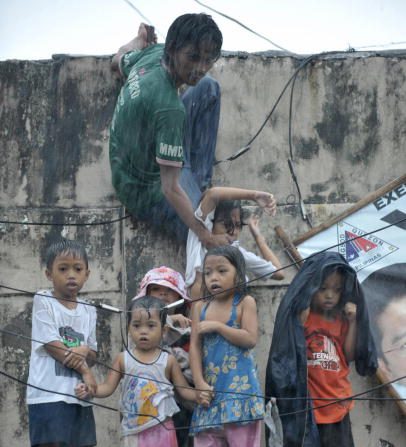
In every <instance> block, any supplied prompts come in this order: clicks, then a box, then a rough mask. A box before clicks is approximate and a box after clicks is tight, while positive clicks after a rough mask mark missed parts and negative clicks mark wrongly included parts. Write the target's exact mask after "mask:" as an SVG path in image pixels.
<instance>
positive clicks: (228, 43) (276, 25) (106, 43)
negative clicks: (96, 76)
mask: <svg viewBox="0 0 406 447" xmlns="http://www.w3.org/2000/svg"><path fill="white" fill-rule="evenodd" d="M130 1H131V2H132V3H133V4H134V5H135V6H136V7H137V8H138V9H139V10H140V11H141V12H142V13H143V14H144V15H145V16H146V17H147V18H148V19H149V20H150V21H151V22H152V23H153V24H154V25H155V26H156V28H157V29H158V31H160V32H161V36H160V37H159V41H163V36H164V35H165V33H166V30H167V29H168V27H169V25H170V24H171V23H172V21H173V20H174V19H175V18H176V17H177V16H179V15H181V14H183V13H186V12H207V13H209V14H211V15H212V16H213V18H214V19H215V21H216V22H217V23H218V25H219V27H220V29H221V30H222V32H223V36H224V45H223V49H224V50H241V51H264V50H269V49H276V48H275V47H272V45H271V44H269V43H268V42H266V41H264V40H262V39H260V38H259V37H256V36H254V35H252V34H250V33H249V32H248V31H246V30H244V29H243V28H241V27H240V26H238V25H237V24H235V23H233V22H231V21H229V20H227V19H225V18H223V17H221V16H219V15H218V14H216V13H214V12H213V13H212V12H210V11H209V10H208V9H206V8H204V7H203V6H200V5H199V4H197V3H196V2H195V1H193V0H130ZM202 2H203V3H205V4H207V5H209V6H211V7H213V8H215V9H217V10H219V11H221V12H223V13H225V14H227V15H229V16H232V17H233V18H235V19H237V20H239V21H240V22H243V23H244V24H245V25H247V26H249V27H250V28H253V29H255V31H257V32H258V33H259V34H262V35H264V36H266V37H267V38H268V39H270V40H272V41H273V42H275V43H277V44H278V45H280V46H281V47H284V48H286V49H288V50H290V51H292V52H296V53H318V52H321V51H330V50H347V49H348V47H349V46H351V47H355V48H356V49H358V48H359V47H363V46H367V45H381V44H388V43H391V42H403V43H401V44H398V45H387V46H384V47H382V46H379V47H371V48H370V49H391V48H406V43H405V42H406V26H405V19H406V0H282V1H281V0H250V1H249V0H246V1H241V0H232V1H231V0H228V1H226V0H202ZM141 21H143V19H142V18H141V17H140V16H139V15H138V14H137V13H136V11H134V10H133V9H132V8H131V7H130V6H129V5H128V4H127V3H126V2H125V0H0V60H4V59H47V58H49V57H50V56H51V55H52V54H55V53H70V54H94V55H99V54H113V53H114V52H115V51H116V50H117V49H118V47H119V46H121V45H122V44H124V43H126V42H127V41H129V40H130V39H131V38H132V37H133V36H134V35H135V33H136V31H137V29H138V25H139V23H140V22H141ZM363 49H366V48H363Z"/></svg>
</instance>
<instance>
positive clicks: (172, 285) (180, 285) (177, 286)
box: [132, 266, 190, 301]
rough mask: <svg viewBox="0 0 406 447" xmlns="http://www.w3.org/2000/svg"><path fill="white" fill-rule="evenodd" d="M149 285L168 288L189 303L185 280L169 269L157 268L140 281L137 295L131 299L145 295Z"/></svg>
mask: <svg viewBox="0 0 406 447" xmlns="http://www.w3.org/2000/svg"><path fill="white" fill-rule="evenodd" d="M150 284H157V285H160V286H164V287H168V288H169V289H172V290H174V291H175V292H176V293H178V294H179V295H180V297H181V298H183V299H185V300H187V301H190V298H189V296H188V294H187V291H186V286H185V280H184V279H183V276H182V275H181V274H180V273H179V272H177V271H176V270H173V269H171V268H170V267H165V266H161V267H157V268H154V269H152V270H150V271H149V272H147V273H146V274H145V276H144V278H142V280H141V284H140V288H139V290H138V294H137V295H136V296H135V297H134V298H133V299H132V301H133V300H137V299H138V298H141V297H143V296H145V295H146V294H147V288H148V286H149V285H150Z"/></svg>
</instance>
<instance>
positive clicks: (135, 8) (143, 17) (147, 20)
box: [124, 0, 164, 38]
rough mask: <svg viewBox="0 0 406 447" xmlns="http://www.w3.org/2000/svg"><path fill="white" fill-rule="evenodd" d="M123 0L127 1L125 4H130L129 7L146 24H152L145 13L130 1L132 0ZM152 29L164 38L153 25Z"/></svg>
mask: <svg viewBox="0 0 406 447" xmlns="http://www.w3.org/2000/svg"><path fill="white" fill-rule="evenodd" d="M124 2H125V3H127V5H128V6H130V8H132V9H134V11H136V13H137V14H138V15H139V16H140V17H141V18H142V19H143V20H145V21H146V22H147V24H148V25H151V26H153V24H152V22H151V20H149V19H148V17H146V16H145V15H144V14H143V13H142V12H141V11H140V10H139V9H138V8H137V7H136V6H135V5H134V4H133V3H132V2H130V1H129V0H124ZM154 29H155V31H156V33H157V34H159V36H160V37H162V38H164V35H163V34H162V33H161V32H160V31H158V29H157V28H155V26H154Z"/></svg>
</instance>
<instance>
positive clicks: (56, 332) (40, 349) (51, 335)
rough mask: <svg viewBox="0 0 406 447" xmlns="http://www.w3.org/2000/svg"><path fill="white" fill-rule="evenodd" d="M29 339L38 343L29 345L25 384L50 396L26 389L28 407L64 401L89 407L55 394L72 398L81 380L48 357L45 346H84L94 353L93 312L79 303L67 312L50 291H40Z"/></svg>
mask: <svg viewBox="0 0 406 447" xmlns="http://www.w3.org/2000/svg"><path fill="white" fill-rule="evenodd" d="M82 302H83V301H82ZM32 338H33V340H37V341H32V342H31V358H30V371H29V376H28V383H29V384H31V385H35V386H37V387H40V388H43V389H47V390H50V391H51V392H48V391H42V390H39V389H37V388H33V387H31V386H27V403H28V404H40V403H45V402H61V401H63V402H67V403H76V404H80V405H83V406H87V405H90V404H88V403H86V402H82V401H79V400H77V399H76V398H75V397H69V396H64V395H62V394H57V393H66V394H72V395H74V394H75V386H76V385H77V383H79V382H81V381H82V378H81V376H80V374H79V373H77V372H76V371H75V370H73V369H71V368H66V367H65V366H63V365H62V363H60V362H58V361H57V360H55V359H54V358H53V357H52V356H51V355H49V354H48V353H47V351H46V349H45V348H44V343H50V342H52V341H60V342H61V343H63V344H64V345H65V346H66V347H67V348H70V347H76V346H80V345H87V346H89V348H90V349H92V350H94V351H97V342H96V309H95V308H94V307H93V306H87V305H84V304H81V300H78V305H77V306H76V308H75V309H68V308H67V307H65V306H63V305H62V304H61V303H60V302H59V301H58V300H57V299H55V298H53V295H52V292H51V291H49V290H41V291H39V292H37V294H36V295H35V296H34V304H33V308H32ZM53 391H55V392H56V393H54V392H53Z"/></svg>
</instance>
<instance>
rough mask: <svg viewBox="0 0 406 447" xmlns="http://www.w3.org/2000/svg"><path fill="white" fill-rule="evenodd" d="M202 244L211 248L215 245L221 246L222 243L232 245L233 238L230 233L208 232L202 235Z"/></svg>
mask: <svg viewBox="0 0 406 447" xmlns="http://www.w3.org/2000/svg"><path fill="white" fill-rule="evenodd" d="M199 239H200V242H201V243H202V245H203V246H204V247H205V248H207V249H209V248H214V247H221V246H222V245H230V244H231V243H232V242H233V239H232V237H231V236H229V235H228V234H211V233H210V232H207V235H205V236H203V237H200V238H199Z"/></svg>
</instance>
